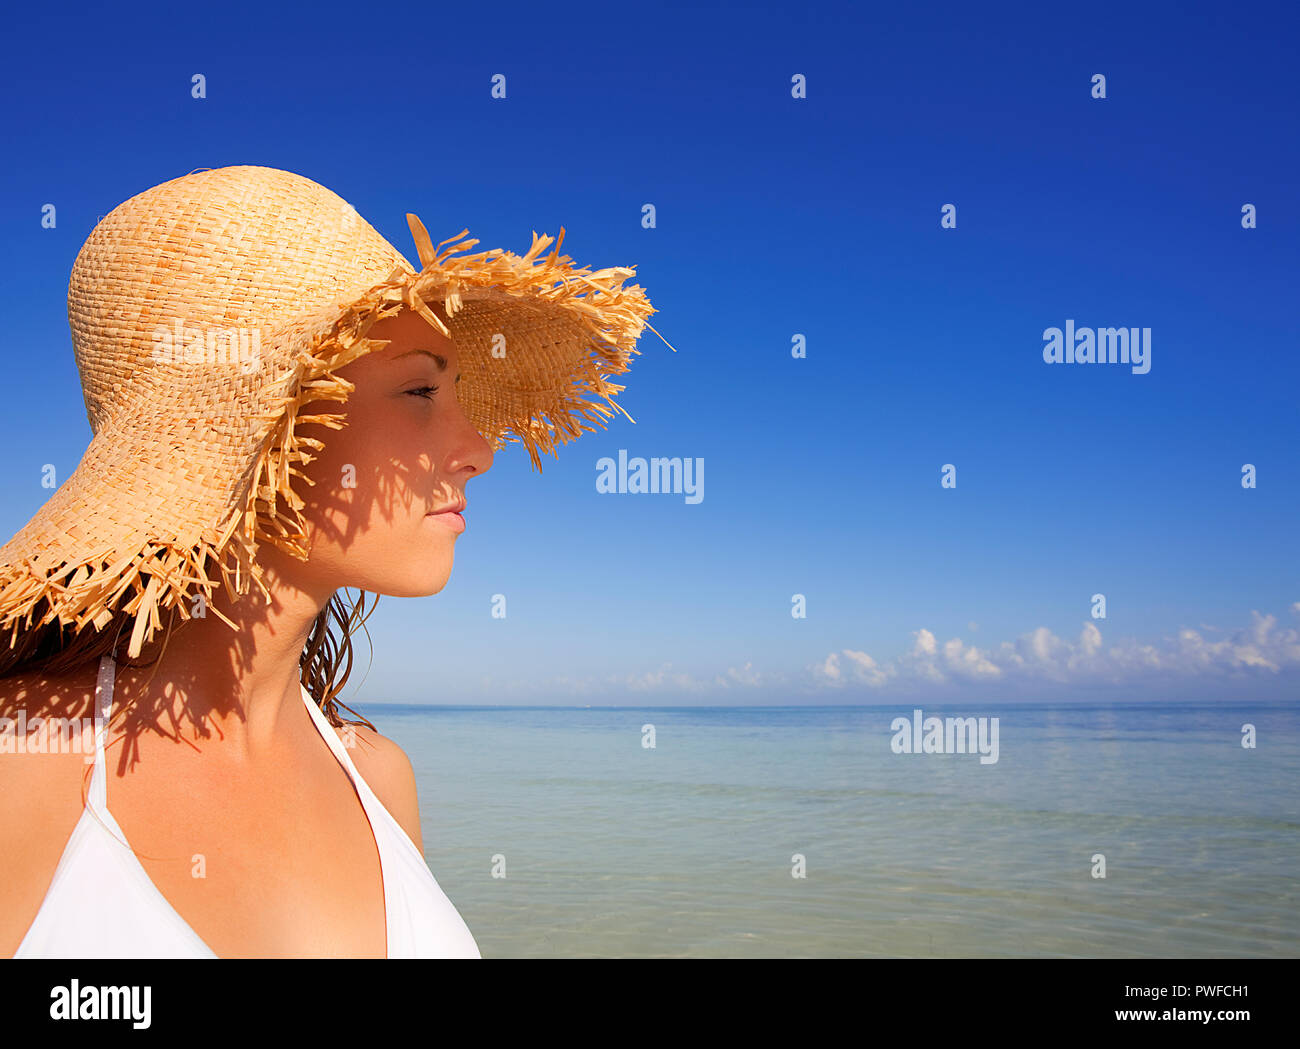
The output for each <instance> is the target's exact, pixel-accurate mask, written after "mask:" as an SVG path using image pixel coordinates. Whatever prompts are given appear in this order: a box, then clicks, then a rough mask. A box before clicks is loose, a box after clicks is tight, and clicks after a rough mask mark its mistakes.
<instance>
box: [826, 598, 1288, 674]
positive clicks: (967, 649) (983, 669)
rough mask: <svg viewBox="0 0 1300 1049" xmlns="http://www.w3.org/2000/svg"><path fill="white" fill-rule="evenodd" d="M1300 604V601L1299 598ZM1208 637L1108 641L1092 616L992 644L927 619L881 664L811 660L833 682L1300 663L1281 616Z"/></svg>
mask: <svg viewBox="0 0 1300 1049" xmlns="http://www.w3.org/2000/svg"><path fill="white" fill-rule="evenodd" d="M1291 607H1292V609H1293V610H1295V609H1297V608H1300V602H1297V603H1296V604H1295V605H1293V606H1291ZM1225 633H1226V634H1227V636H1226V637H1224V638H1223V639H1222V640H1218V641H1208V640H1206V639H1205V638H1204V637H1203V636H1202V635H1201V634H1200V633H1199V632H1197V631H1196V630H1192V629H1190V628H1187V627H1184V628H1182V629H1180V630H1179V631H1178V633H1177V635H1176V636H1175V637H1172V638H1164V639H1163V640H1162V641H1161V642H1160V643H1159V644H1150V643H1139V642H1138V641H1136V640H1133V639H1124V640H1121V641H1119V642H1117V643H1116V644H1113V645H1110V646H1109V647H1107V645H1106V644H1105V641H1104V639H1103V637H1102V633H1101V630H1100V629H1099V628H1098V627H1097V624H1096V623H1095V622H1085V623H1084V624H1083V626H1082V628H1081V630H1080V631H1079V636H1078V637H1077V638H1076V639H1074V640H1070V639H1067V638H1061V637H1057V636H1056V635H1055V634H1053V633H1052V631H1051V630H1049V629H1048V628H1047V627H1045V626H1040V627H1037V628H1036V629H1034V630H1031V631H1029V632H1028V633H1026V634H1022V635H1021V636H1020V637H1018V638H1017V639H1016V640H1015V641H1004V642H1002V643H1001V644H1000V645H997V646H996V647H992V648H979V647H977V646H975V645H973V644H971V645H968V644H966V643H965V642H964V641H962V640H961V639H960V638H952V639H950V640H948V641H945V642H943V643H942V644H941V643H939V642H938V640H937V639H936V638H935V636H934V634H933V633H931V632H930V631H929V630H926V629H925V628H924V627H923V628H921V629H920V630H917V631H915V632H914V633H913V635H912V636H913V643H912V647H911V649H909V650H908V651H907V652H906V653H904V654H903V655H902V656H900V657H898V658H897V659H895V660H893V661H892V662H889V663H885V664H881V663H878V662H877V661H876V660H875V659H873V658H872V657H871V656H870V655H868V654H867V653H865V652H858V651H853V650H850V649H843V650H841V651H839V652H831V653H830V654H828V655H827V656H826V658H825V659H823V660H822V661H821V662H819V663H816V664H813V665H812V666H810V667H808V668H807V672H808V676H809V678H810V679H811V680H812V681H813V683H814V684H816V685H820V686H823V687H830V688H842V687H844V686H847V685H866V686H868V687H871V688H880V687H881V686H883V685H885V684H887V683H890V682H906V681H909V680H910V681H916V682H930V683H932V684H947V683H952V682H958V681H1000V680H1012V679H1024V680H1034V679H1037V680H1047V681H1056V682H1073V681H1094V682H1111V683H1116V684H1119V683H1122V682H1125V681H1131V680H1132V679H1134V678H1139V677H1143V676H1145V675H1149V674H1164V675H1175V676H1176V675H1230V676H1231V675H1240V674H1242V673H1251V672H1254V673H1261V672H1262V673H1266V674H1277V673H1279V672H1281V671H1282V670H1284V669H1296V668H1300V631H1297V630H1293V629H1291V630H1288V629H1278V626H1277V618H1276V617H1275V616H1271V615H1260V614H1259V613H1258V612H1252V613H1251V622H1250V624H1249V625H1248V626H1245V627H1241V628H1239V629H1237V630H1235V631H1226V632H1225Z"/></svg>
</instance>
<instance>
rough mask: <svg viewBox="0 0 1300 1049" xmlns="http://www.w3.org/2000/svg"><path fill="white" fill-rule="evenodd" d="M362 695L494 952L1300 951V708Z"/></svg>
mask: <svg viewBox="0 0 1300 1049" xmlns="http://www.w3.org/2000/svg"><path fill="white" fill-rule="evenodd" d="M360 709H361V710H362V711H363V713H366V715H367V716H368V717H370V718H371V720H372V721H374V722H375V724H376V726H377V727H378V728H379V730H380V731H381V732H383V733H384V734H385V735H388V736H390V737H391V738H393V739H395V740H396V741H397V742H398V743H399V744H400V745H401V746H402V747H403V748H404V749H405V750H406V752H407V754H408V755H409V756H410V758H411V761H412V764H413V765H414V767H415V772H416V778H417V784H418V786H419V791H420V806H421V815H422V819H423V833H424V842H425V856H426V859H427V860H428V862H429V865H430V868H431V869H432V871H433V873H434V875H435V877H436V878H437V879H438V882H439V884H440V885H441V886H442V888H443V890H444V891H445V892H446V893H447V895H448V896H449V897H450V898H451V900H452V902H453V903H454V904H455V905H456V907H457V909H458V910H459V911H460V913H461V915H462V916H463V917H464V918H465V920H466V922H467V924H468V925H469V927H470V930H471V931H472V932H473V933H474V937H475V939H476V940H477V941H478V944H479V947H480V949H481V951H482V953H483V956H484V957H485V958H488V957H498V958H504V957H547V958H557V957H558V958H571V957H584V958H590V957H659V958H700V957H767V958H811V957H881V956H888V957H909V958H912V957H1034V956H1043V957H1143V956H1146V957H1295V956H1297V955H1300V918H1298V917H1297V916H1298V915H1300V899H1298V898H1297V873H1300V709H1298V708H1297V707H1295V706H1293V705H1282V704H1263V705H1260V704H1252V705H1250V706H1241V707H1234V706H1228V705H1223V704H1218V705H1215V704H1168V703H1161V704H1149V703H1133V704H1107V705H1100V704H1097V705H1090V704H1077V705H1052V706H1045V705H1042V706H1033V705H1007V706H1005V707H1001V708H988V707H981V708H979V709H974V708H967V707H962V706H953V707H942V708H940V707H935V708H934V709H930V708H929V707H925V715H926V716H930V715H937V716H940V717H949V716H951V717H959V716H972V717H997V718H998V719H999V722H998V732H999V754H998V760H997V762H996V763H988V764H986V763H981V761H980V758H979V755H978V754H969V753H968V754H895V753H894V752H893V751H892V750H891V747H890V740H891V738H892V737H893V735H894V733H893V732H892V731H891V728H890V725H891V722H892V721H893V719H894V718H896V717H905V718H908V719H909V720H910V719H911V717H912V710H913V707H912V706H910V705H909V706H906V707H897V708H894V707H784V708H772V707H750V708H737V707H725V708H724V707H714V708H680V707H678V708H644V709H624V708H598V709H583V708H536V707H530V708H518V707H515V708H501V707H496V708H484V707H432V706H431V707H400V706H379V705H367V706H364V707H361V708H360ZM1245 723H1250V724H1253V725H1254V726H1255V729H1256V733H1257V747H1256V748H1255V749H1245V748H1243V747H1242V745H1241V738H1242V725H1243V724H1245ZM646 724H652V725H653V726H654V728H655V742H656V746H655V747H654V748H653V749H647V748H645V747H643V746H642V726H643V725H646ZM796 854H798V855H800V856H802V857H804V864H805V871H806V877H801V878H796V877H792V873H791V872H792V870H793V869H794V867H795V861H794V859H793V857H794V856H795V855H796ZM1095 854H1101V855H1103V856H1104V857H1105V877H1104V878H1098V877H1094V876H1093V872H1094V867H1095V864H1094V860H1093V857H1094V855H1095ZM494 869H495V870H496V871H497V873H498V874H501V873H504V877H500V876H494Z"/></svg>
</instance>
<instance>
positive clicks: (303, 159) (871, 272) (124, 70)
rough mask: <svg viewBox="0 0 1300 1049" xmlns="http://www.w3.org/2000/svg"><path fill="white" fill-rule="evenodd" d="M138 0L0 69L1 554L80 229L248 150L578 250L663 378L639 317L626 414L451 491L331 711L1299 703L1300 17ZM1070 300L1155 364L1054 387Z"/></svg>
mask: <svg viewBox="0 0 1300 1049" xmlns="http://www.w3.org/2000/svg"><path fill="white" fill-rule="evenodd" d="M159 10H165V11H166V15H165V17H157V16H154V15H151V14H132V15H122V16H119V15H116V14H111V15H110V14H107V13H105V12H104V11H101V10H98V9H87V10H85V11H84V12H81V13H80V14H79V15H76V16H75V17H71V18H69V17H67V16H66V15H65V12H64V9H63V8H59V9H57V11H56V10H54V9H51V14H50V15H49V16H48V18H47V17H45V16H43V15H41V14H39V13H38V14H32V13H26V14H23V15H20V16H18V22H17V23H16V24H15V27H14V30H13V36H12V39H13V40H14V41H16V42H17V43H18V45H19V46H17V47H15V48H14V49H13V53H12V54H11V56H10V60H9V61H8V62H7V64H6V66H5V68H4V69H3V70H2V71H0V84H3V90H4V96H5V99H6V101H5V105H4V111H3V120H4V124H3V136H4V140H5V145H6V147H7V148H6V153H7V154H8V156H9V158H10V159H9V162H8V163H6V164H4V165H3V166H0V230H2V234H3V238H4V244H5V246H6V250H5V251H4V252H3V255H2V256H0V296H2V297H3V303H4V309H5V316H6V318H7V323H6V325H5V327H4V331H3V335H0V355H2V359H3V360H4V362H5V364H6V366H7V368H8V374H7V379H6V382H5V390H4V392H3V393H2V394H0V397H3V398H4V401H3V404H4V407H3V411H2V412H0V439H2V440H3V446H4V447H5V448H6V449H7V453H8V454H7V455H6V456H5V457H4V461H3V465H2V467H0V527H2V529H3V530H6V531H5V535H6V536H8V535H11V534H13V532H15V531H17V530H18V528H20V527H21V526H22V524H23V523H25V522H26V521H27V520H28V519H29V518H30V516H31V515H32V514H33V513H35V511H36V510H37V509H38V508H39V507H40V505H41V504H42V503H43V502H44V500H45V499H46V498H47V497H48V495H49V492H48V491H47V490H45V489H42V488H41V487H40V475H41V474H40V471H41V467H42V465H43V464H45V463H53V464H55V466H56V467H57V469H58V474H59V476H60V477H61V478H65V477H67V476H68V475H69V474H70V473H71V472H72V470H73V468H74V467H75V466H76V464H77V462H78V461H79V459H80V456H81V454H82V452H83V451H84V449H85V447H86V444H87V443H88V442H89V439H90V430H89V426H88V424H87V422H86V418H85V412H84V409H83V405H82V401H81V393H80V386H79V382H78V378H77V373H76V368H75V365H74V363H73V359H72V350H71V342H70V338H69V334H68V328H67V317H66V291H67V279H68V273H69V270H70V268H71V265H72V261H73V259H74V257H75V255H76V252H77V250H78V249H79V247H80V245H81V243H82V242H83V241H84V239H85V237H86V236H87V235H88V234H89V232H90V230H91V229H92V228H93V226H94V224H95V222H96V221H97V219H98V217H99V216H102V215H105V214H107V213H108V211H110V210H111V209H112V208H113V207H114V206H116V205H117V204H118V203H120V202H121V201H123V200H125V199H127V198H128V197H130V196H132V195H134V194H135V193H138V192H140V191H142V190H144V189H146V188H148V187H150V186H152V185H155V184H157V183H159V182H163V181H166V180H167V179H170V178H173V177H176V176H178V175H181V174H184V173H186V172H188V171H191V170H193V169H195V168H199V167H220V166H224V165H227V164H263V165H268V166H272V167H281V168H286V169H289V170H292V171H295V172H298V173H300V174H303V175H306V176H308V177H310V178H312V179H315V180H316V181H318V182H321V183H322V184H324V185H326V186H328V187H330V188H331V189H333V190H334V191H336V192H337V193H339V194H340V195H341V196H343V197H344V198H345V199H347V200H348V201H350V202H351V203H352V204H353V205H355V206H356V208H357V209H358V211H360V213H361V214H362V215H363V216H365V217H366V218H367V219H368V220H369V221H370V222H371V223H372V224H373V225H374V226H375V227H376V228H377V229H378V230H379V231H380V232H381V233H383V234H384V235H385V236H387V237H388V238H389V240H390V241H391V242H392V243H393V244H395V245H396V246H397V247H398V248H399V249H400V250H402V251H404V252H405V253H406V254H407V256H408V257H409V258H411V259H412V260H413V261H414V259H415V251H414V246H413V244H412V243H411V240H410V235H409V233H408V231H407V229H406V223H405V220H404V215H405V213H406V212H407V211H414V212H416V213H418V214H419V215H420V217H421V218H422V219H423V221H424V223H425V225H426V226H427V227H428V229H429V232H430V234H431V236H432V237H433V240H434V242H435V243H436V242H437V241H440V240H442V239H444V238H446V237H451V236H452V235H454V234H456V233H458V232H459V231H460V230H461V229H463V228H466V227H468V229H469V230H470V233H471V235H472V236H474V237H477V238H479V240H480V244H479V246H478V248H476V249H475V250H482V249H484V248H489V247H500V248H505V249H509V250H512V251H516V252H520V253H522V252H524V251H526V250H527V248H528V246H529V243H530V241H531V232H532V231H533V230H537V231H538V232H546V233H551V234H556V233H558V229H559V227H560V226H561V225H563V226H564V227H565V228H566V231H567V232H566V238H565V243H564V249H563V250H564V251H565V252H566V253H568V254H570V255H572V256H573V257H574V258H575V259H576V260H577V262H578V263H580V264H586V265H590V266H592V267H593V268H599V267H602V266H607V265H634V266H636V268H637V276H636V282H637V283H640V284H641V285H643V286H644V287H645V288H646V289H647V292H648V294H649V296H650V299H651V301H652V302H653V303H654V305H655V307H656V308H657V309H658V311H659V312H658V313H657V314H656V315H654V316H653V317H652V318H651V323H652V324H654V326H655V327H656V328H658V330H659V331H660V332H662V333H663V335H664V337H665V338H667V339H668V341H669V342H671V343H672V344H673V345H674V346H675V347H676V349H677V353H676V354H674V353H672V352H670V351H669V350H668V349H667V347H665V346H664V344H663V343H662V342H660V341H659V339H658V338H656V337H655V336H654V335H653V334H652V333H651V332H649V331H647V332H646V334H645V336H644V337H643V338H642V340H641V343H640V349H641V350H642V356H640V357H638V358H636V359H635V361H634V363H633V366H632V369H631V371H630V372H629V373H628V374H627V375H625V376H623V377H621V378H620V379H619V381H621V382H624V383H626V385H627V387H628V389H627V391H626V393H625V394H624V395H623V396H622V398H621V403H622V404H623V406H624V407H625V408H626V410H627V411H628V413H629V414H630V415H631V416H632V418H634V419H635V420H636V424H635V425H632V424H630V423H628V422H627V421H626V420H625V419H621V418H620V419H616V420H615V421H613V422H611V424H610V429H609V430H608V431H605V432H600V433H597V434H589V435H587V436H585V437H584V438H582V439H581V440H580V441H578V442H576V443H574V444H570V445H567V446H564V447H563V448H561V450H560V453H559V458H558V460H550V459H548V460H546V462H545V463H544V472H543V474H542V475H540V476H538V475H536V474H535V473H533V472H532V471H531V470H530V469H529V467H528V462H527V457H526V455H525V453H524V452H523V451H522V449H520V448H519V446H517V445H515V446H510V447H508V448H507V450H506V451H503V452H502V453H500V454H499V455H498V456H497V459H496V463H495V464H494V466H493V468H492V470H491V471H490V472H489V473H488V474H487V475H486V476H484V477H483V478H481V479H478V480H475V481H474V482H472V483H471V484H470V486H469V488H468V490H467V494H468V497H469V509H468V512H467V514H466V519H467V521H468V523H469V528H468V530H467V532H466V533H465V535H464V536H462V537H461V538H460V539H459V540H458V546H457V559H456V567H455V570H454V572H453V574H452V578H451V581H450V583H449V584H448V586H447V588H446V589H445V590H444V591H443V592H442V593H441V594H439V595H436V596H433V597H429V598H422V599H417V600H409V599H395V598H381V599H380V602H379V608H378V610H377V611H376V613H375V615H374V617H373V618H372V619H371V620H370V621H369V627H370V630H371V636H372V637H373V638H374V642H375V655H374V663H373V665H371V666H370V669H369V671H368V676H367V678H366V680H365V682H364V684H363V685H362V687H361V689H360V691H357V690H355V689H352V688H350V690H349V693H348V694H349V695H350V696H352V697H353V698H356V699H360V700H361V701H363V702H364V701H398V702H401V701H425V702H429V701H432V702H447V703H498V702H499V703H530V702H540V703H591V704H622V703H637V704H643V703H656V704H671V703H783V702H789V703H803V702H807V703H840V702H852V703H869V702H890V701H894V700H897V699H899V698H901V697H904V696H906V697H918V698H923V697H929V696H940V697H947V698H952V699H959V698H967V697H970V698H974V697H977V696H978V697H981V698H982V697H986V696H997V697H999V698H1003V699H1035V698H1043V697H1048V698H1052V697H1060V698H1062V699H1068V698H1071V697H1077V696H1079V695H1084V694H1086V695H1089V696H1092V695H1105V696H1113V697H1115V698H1122V699H1133V698H1144V697H1152V698H1159V697H1162V696H1170V697H1174V696H1178V697H1204V698H1217V699H1222V700H1225V701H1226V700H1232V699H1252V698H1258V699H1265V698H1268V699H1282V700H1286V699H1291V698H1293V697H1294V696H1295V695H1296V685H1297V682H1298V681H1300V673H1298V671H1300V632H1298V628H1300V570H1298V568H1297V558H1296V533H1297V529H1296V522H1297V518H1298V513H1297V511H1300V467H1298V466H1297V459H1296V450H1297V437H1298V436H1300V432H1298V431H1300V424H1298V420H1297V390H1300V381H1298V380H1300V365H1298V364H1297V360H1296V348H1297V330H1296V313H1297V311H1296V306H1297V294H1296V288H1297V275H1298V274H1300V266H1298V265H1297V263H1298V261H1300V260H1298V258H1297V247H1296V245H1297V243H1298V242H1300V241H1298V239H1297V233H1298V232H1300V194H1298V193H1297V181H1296V172H1297V171H1298V170H1300V135H1298V134H1297V131H1300V128H1298V127H1297V113H1300V105H1298V103H1300V87H1298V85H1297V70H1296V63H1295V61H1294V53H1295V47H1296V43H1297V36H1298V35H1300V34H1298V33H1297V29H1298V28H1300V15H1297V14H1296V13H1295V11H1294V9H1293V8H1292V9H1288V7H1287V6H1286V5H1282V4H1277V5H1255V6H1251V5H1245V6H1236V7H1233V8H1231V9H1230V10H1226V9H1222V8H1221V7H1220V9H1219V10H1217V11H1216V10H1215V6H1214V5H1193V6H1191V7H1189V5H1185V4H1179V5H1176V6H1175V5H1170V6H1160V7H1156V6H1146V7H1143V8H1141V9H1135V8H1134V7H1132V6H1129V5H1108V4H1098V5H1086V6H1085V5H1080V6H1078V8H1077V10H1076V11H1074V12H1073V13H1069V14H1066V13H1061V12H1056V11H1052V12H1049V11H1045V10H1044V9H1043V7H1042V5H1023V6H1006V5H954V6H942V5H922V6H910V5H909V6H906V7H894V6H892V5H891V6H889V7H882V6H873V5H867V6H865V7H864V6H862V5H856V4H799V5H787V4H780V5H777V4H758V5H755V6H752V7H744V8H740V7H735V6H727V7H722V6H714V7H709V6H705V7H702V8H701V7H697V6H695V5H690V6H689V7H688V6H676V5H674V6H666V7H663V8H658V9H656V8H646V7H644V6H642V5H635V6H620V5H617V4H599V5H595V4H593V5H582V4H576V5H575V4H567V5H563V6H562V7H540V6H537V5H522V4H504V5H492V6H491V7H490V8H485V9H482V10H471V9H469V8H468V7H457V8H455V9H448V8H441V9H439V10H437V11H436V12H426V11H421V10H420V9H418V8H416V9H407V10H403V11H402V13H401V15H400V18H397V19H391V20H388V21H385V20H384V19H383V18H382V17H381V15H382V12H377V14H376V16H375V19H374V24H373V25H366V24H364V23H363V22H361V21H360V19H359V17H358V16H357V15H356V14H355V9H354V8H349V9H344V8H339V9H338V11H337V14H336V15H335V14H334V13H333V12H332V11H331V8H330V6H329V5H324V6H320V5H316V6H313V7H312V8H311V9H310V10H311V11H312V12H313V13H312V14H311V15H310V16H306V15H305V14H304V13H303V11H301V10H298V11H291V12H289V13H284V12H281V11H280V10H278V9H274V8H271V7H270V6H269V5H268V6H263V7H249V8H244V9H233V8H227V7H225V6H224V5H223V6H222V8H220V9H215V8H207V7H197V8H196V7H185V6H181V7H175V6H170V7H167V8H165V9H162V8H160V9H159ZM240 11H242V12H243V13H239V12H240ZM196 72H199V73H202V74H204V76H205V77H206V79H207V97H206V98H205V99H202V100H196V99H193V98H191V96H190V77H191V76H192V75H193V74H194V73H196ZM497 73H503V74H505V76H506V78H507V98H506V99H504V100H500V99H496V100H494V99H492V98H491V97H490V93H489V89H490V78H491V77H492V76H493V75H494V74H497ZM1096 73H1102V74H1104V75H1105V77H1106V94H1107V97H1106V98H1105V99H1100V100H1099V99H1094V98H1093V97H1091V88H1092V82H1091V78H1092V76H1093V75H1094V74H1096ZM795 74H803V75H804V76H805V77H806V81H807V97H806V98H804V99H794V98H792V97H791V77H792V76H794V75H795ZM46 203H54V204H55V205H56V206H57V208H58V225H57V228H56V229H53V230H49V229H42V228H41V224H40V214H41V211H40V209H41V206H42V205H44V204H46ZM647 203H651V204H653V205H654V207H655V210H656V218H657V225H656V227H655V228H653V229H646V228H643V227H642V224H641V217H642V208H643V205H645V204H647ZM1247 203H1249V204H1253V205H1254V206H1255V207H1256V209H1257V215H1258V218H1257V223H1258V225H1257V228H1255V229H1250V230H1246V229H1243V228H1242V226H1241V208H1242V206H1243V204H1247ZM945 204H954V205H955V206H956V208H957V227H956V228H955V229H942V228H941V227H940V217H941V215H940V209H941V208H942V207H943V206H944V205H945ZM1067 319H1070V320H1073V321H1074V323H1075V324H1076V325H1078V326H1080V327H1084V326H1090V327H1119V326H1126V327H1138V328H1150V329H1151V333H1152V334H1151V347H1152V354H1151V370H1150V372H1149V373H1148V374H1144V375H1138V374H1133V373H1132V372H1131V371H1130V370H1129V369H1128V368H1127V367H1124V366H1121V365H1111V364H1106V365H1049V364H1046V363H1045V362H1044V361H1043V358H1042V347H1043V331H1044V329H1046V328H1049V327H1053V326H1055V327H1063V326H1064V325H1065V322H1066V320H1067ZM796 333H800V334H802V335H804V336H805V337H806V340H807V347H808V350H807V358H806V359H803V360H796V359H793V358H792V357H791V353H790V346H791V339H792V337H793V336H794V335H795V334H796ZM619 449H627V452H628V455H629V456H638V455H639V456H645V457H650V456H682V457H690V458H695V459H702V460H703V461H704V463H705V474H704V486H705V488H704V490H705V497H704V499H703V500H702V501H701V502H699V503H697V504H694V505H691V504H687V503H686V502H685V500H684V498H683V496H681V495H633V494H624V495H602V494H599V493H597V491H596V486H595V477H596V462H597V460H598V459H600V458H601V457H603V456H617V455H618V452H619ZM948 463H951V464H953V465H955V466H956V468H957V487H956V488H951V489H945V488H942V487H941V486H940V470H941V467H942V466H943V465H944V464H948ZM1245 463H1252V464H1254V465H1255V467H1256V469H1257V471H1258V486H1257V487H1256V488H1255V489H1253V490H1246V489H1243V488H1242V486H1241V482H1240V477H1241V468H1242V465H1243V464H1245ZM498 593H503V594H505V595H506V597H507V601H508V616H507V618H506V619H505V620H501V619H494V618H492V616H491V602H492V596H493V595H494V594H498ZM1094 593H1104V594H1105V595H1106V599H1107V615H1106V618H1105V619H1104V620H1094V619H1092V618H1091V615H1090V611H1091V603H1090V601H1091V597H1092V595H1093V594H1094ZM794 594H803V595H805V597H806V600H807V618H805V619H795V618H792V616H791V614H790V609H791V598H792V595H794ZM953 639H957V641H958V644H957V645H956V646H955V647H954V646H953V644H952V640H953ZM358 643H359V645H360V653H359V655H360V657H361V671H359V672H358V673H357V674H356V675H354V681H358V680H359V679H360V676H361V672H362V671H365V668H366V665H367V661H368V648H367V645H366V642H365V639H364V637H363V638H361V639H359V642H358Z"/></svg>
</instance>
